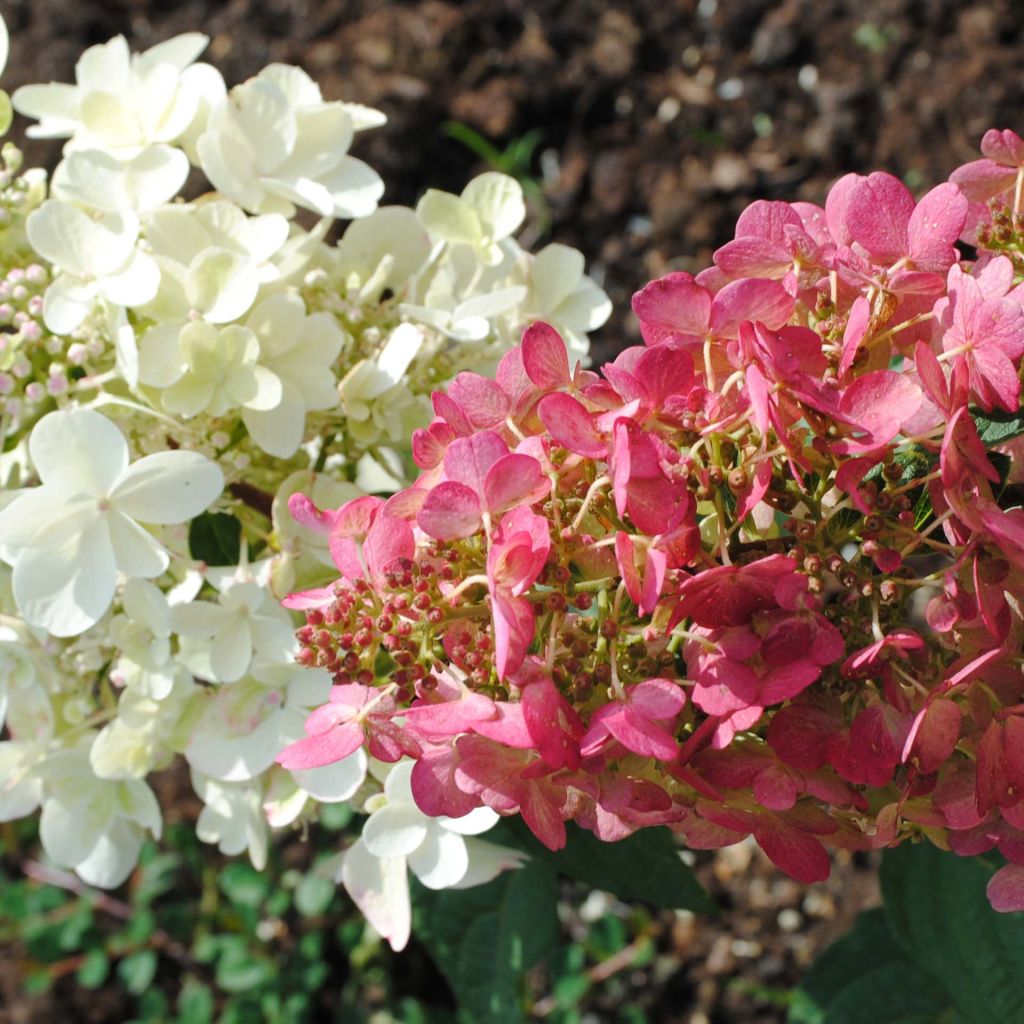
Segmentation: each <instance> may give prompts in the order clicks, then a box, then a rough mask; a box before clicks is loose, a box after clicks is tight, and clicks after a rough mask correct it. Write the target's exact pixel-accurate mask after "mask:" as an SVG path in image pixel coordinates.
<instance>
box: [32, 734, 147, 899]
mask: <svg viewBox="0 0 1024 1024" xmlns="http://www.w3.org/2000/svg"><path fill="white" fill-rule="evenodd" d="M40 772H41V774H42V776H43V779H44V785H45V793H44V797H43V812H42V815H41V816H40V819H39V838H40V840H41V841H42V844H43V849H44V850H45V851H46V853H47V855H48V856H49V857H51V858H52V859H53V860H54V861H55V862H56V863H57V864H59V865H60V866H61V867H66V868H72V869H73V870H74V871H75V873H76V874H77V875H78V877H79V878H81V879H82V881H84V882H87V883H88V884H89V885H95V886H97V887H98V888H100V889H112V888H114V887H116V886H118V885H120V884H121V883H122V882H123V881H124V880H125V879H126V878H127V877H128V876H129V875H130V874H131V872H132V869H133V868H134V867H135V865H136V863H137V862H138V859H139V851H140V850H141V849H142V842H143V839H144V838H145V834H146V832H150V833H152V835H153V836H154V838H157V839H159V838H160V833H161V830H162V821H161V817H160V807H159V805H158V804H157V802H156V797H155V796H154V795H153V791H152V790H151V789H150V788H149V786H147V785H146V784H145V783H144V782H142V781H140V780H138V779H120V780H111V779H99V778H97V777H96V775H95V774H94V773H93V771H92V768H91V767H90V764H89V750H88V747H87V746H82V747H78V748H75V749H73V750H65V751H61V752H59V753H57V754H54V755H52V756H51V757H49V758H48V759H47V761H46V763H45V764H44V765H43V766H42V768H41V769H40Z"/></svg>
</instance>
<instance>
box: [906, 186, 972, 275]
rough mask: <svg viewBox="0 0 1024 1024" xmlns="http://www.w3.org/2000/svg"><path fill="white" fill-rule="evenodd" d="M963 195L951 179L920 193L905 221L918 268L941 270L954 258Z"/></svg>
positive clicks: (961, 224)
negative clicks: (907, 222)
mask: <svg viewBox="0 0 1024 1024" xmlns="http://www.w3.org/2000/svg"><path fill="white" fill-rule="evenodd" d="M967 205H968V204H967V198H966V196H965V195H964V194H963V192H961V191H960V189H959V188H957V186H956V185H954V184H953V183H952V182H948V181H947V182H945V183H944V184H942V185H939V186H938V187H937V188H933V189H932V190H931V191H930V192H929V193H928V194H927V195H925V196H924V197H922V199H921V201H920V202H919V203H918V204H917V207H916V208H915V209H914V212H913V213H912V214H911V216H910V223H909V224H908V225H907V236H908V239H909V243H910V257H911V259H912V260H913V261H914V266H915V267H916V268H917V269H918V270H926V271H932V272H933V273H936V274H945V273H946V271H947V270H948V269H949V266H950V264H951V263H952V262H953V260H954V259H955V258H956V251H955V250H954V249H953V243H954V242H955V241H956V240H957V239H958V238H959V237H960V233H961V232H962V231H963V229H964V223H965V222H966V221H967Z"/></svg>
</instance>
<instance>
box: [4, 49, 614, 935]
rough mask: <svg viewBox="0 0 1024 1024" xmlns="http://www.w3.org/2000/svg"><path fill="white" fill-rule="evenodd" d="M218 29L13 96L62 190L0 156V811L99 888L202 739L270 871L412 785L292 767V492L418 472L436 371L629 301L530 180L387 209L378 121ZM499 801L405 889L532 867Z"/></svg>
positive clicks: (296, 685)
mask: <svg viewBox="0 0 1024 1024" xmlns="http://www.w3.org/2000/svg"><path fill="white" fill-rule="evenodd" d="M0 42H2V43H3V56H4V58H5V57H6V33H5V32H4V33H3V34H2V38H0ZM206 43H207V39H206V37H205V36H203V35H200V34H198V33H189V34H186V35H182V36H178V37H177V38H174V39H170V40H168V41H166V42H164V43H161V44H159V45H157V46H155V47H153V48H152V49H150V50H148V51H146V52H145V53H142V54H132V53H131V52H130V51H129V48H128V44H127V43H126V41H125V40H124V39H123V38H121V37H118V38H116V39H113V40H111V41H110V42H108V43H106V44H103V45H99V46H94V47H91V48H90V49H89V50H87V51H86V52H85V53H84V54H83V55H82V57H81V59H80V60H79V62H78V65H77V67H76V70H75V81H74V83H73V84H57V83H51V84H49V85H32V86H26V87H24V88H21V89H18V90H17V91H16V92H15V94H14V96H13V107H14V109H16V110H17V111H18V112H19V113H21V114H24V115H27V116H29V117H31V118H34V119H35V120H36V121H37V122H38V123H36V124H34V125H33V126H32V127H30V128H29V129H28V134H29V135H30V136H33V137H41V138H55V139H63V140H66V142H65V144H64V151H63V160H62V161H61V163H60V164H59V166H58V167H57V168H56V170H55V172H54V174H53V176H52V178H51V180H50V181H49V182H47V180H46V175H45V174H44V173H43V172H41V171H23V170H22V167H21V156H20V154H19V153H18V151H17V150H16V149H15V148H14V147H13V146H12V145H10V144H8V145H6V146H4V148H3V151H2V160H3V166H2V167H0V453H2V454H0V482H2V484H3V488H4V489H3V492H2V494H0V728H3V730H4V732H3V738H2V739H0V820H9V819H11V818H15V817H20V816H23V815H26V814H29V813H32V812H33V811H34V810H36V809H41V822H42V827H41V836H42V841H43V845H44V847H45V849H46V851H47V852H48V854H49V855H50V856H51V857H52V858H53V859H54V860H55V861H56V862H57V863H59V864H61V865H64V866H66V867H69V868H73V869H74V870H75V871H76V872H77V873H78V874H79V875H80V876H81V877H82V878H83V879H85V880H86V881H88V882H90V883H92V884H96V885H102V886H112V885H117V884H120V883H121V882H122V881H123V880H124V879H125V878H126V877H127V876H128V874H129V873H130V872H131V871H132V869H133V867H134V865H135V861H136V856H137V853H138V850H139V848H140V846H141V843H142V840H143V838H144V836H146V835H147V834H152V835H159V832H160V827H161V814H160V810H159V808H158V806H157V803H156V800H155V797H154V795H153V792H152V790H151V789H150V787H149V785H148V782H147V777H148V776H149V775H150V774H151V773H152V772H154V771H157V770H161V769H163V768H165V767H167V766H168V765H169V764H170V763H171V762H172V761H173V759H174V758H175V757H177V756H179V755H183V756H184V759H185V760H186V761H187V763H188V766H189V768H190V770H191V773H192V781H193V785H194V788H195V790H196V793H197V794H198V795H199V796H200V797H201V799H202V801H203V805H204V809H203V811H202V813H201V814H200V816H199V820H198V823H197V829H198V833H199V835H200V837H201V838H202V839H203V840H204V841H206V842H210V843H214V844H217V845H218V846H219V847H220V849H221V850H222V851H224V852H226V853H241V852H244V851H248V853H249V856H250V857H251V859H252V861H253V863H254V864H257V865H261V864H263V863H264V862H265V860H266V857H267V849H268V842H269V835H270V831H269V830H270V828H271V827H276V828H281V827H285V826H288V825H290V824H292V823H293V822H296V821H299V820H302V821H308V820H310V819H312V818H313V817H315V815H316V813H317V807H318V805H319V804H320V803H323V802H332V801H343V800H349V799H353V798H355V799H358V800H360V801H362V800H364V799H366V798H373V799H375V800H376V801H377V803H380V801H381V800H387V801H392V800H394V799H397V798H396V797H394V796H393V795H392V794H391V792H390V791H388V793H387V795H384V796H382V795H381V792H380V791H381V790H382V788H383V785H384V783H383V774H384V772H383V769H382V768H381V766H380V765H378V764H376V763H374V762H369V761H368V759H367V757H366V755H365V753H364V752H363V751H361V750H360V751H353V752H352V754H351V756H350V757H348V758H346V759H345V760H344V761H342V762H339V763H335V764H332V765H330V766H326V767H323V768H314V769H296V770H294V771H290V770H285V769H284V768H281V767H278V766H276V765H275V763H274V759H275V757H276V756H277V755H278V754H279V753H280V751H281V750H282V748H283V747H285V746H286V745H287V744H288V743H289V742H291V741H292V740H295V739H297V738H299V737H300V736H301V735H302V733H303V722H304V720H305V719H306V717H307V715H308V714H309V712H310V710H311V709H313V708H315V707H317V706H318V705H320V704H323V703H324V702H325V701H326V700H327V699H328V696H329V694H330V690H331V680H330V675H329V673H328V672H326V671H320V672H318V673H314V672H308V671H305V670H303V669H302V668H301V666H300V665H298V663H297V662H296V660H295V659H296V654H297V652H298V650H299V645H298V642H297V640H296V638H295V629H296V627H297V626H298V625H299V624H300V622H301V616H300V615H298V614H297V613H295V612H289V611H287V610H285V609H283V608H282V607H281V605H280V603H279V598H280V597H282V596H284V595H285V594H287V593H288V592H289V591H290V590H292V589H294V588H296V587H298V586H305V585H307V584H308V583H310V582H316V581H318V580H320V579H322V577H323V575H324V573H325V572H326V567H327V566H332V562H331V558H330V552H329V546H328V544H327V542H326V541H325V540H324V538H323V537H322V536H321V534H320V533H318V532H316V531H311V530H309V529H307V528H306V527H305V526H303V525H301V524H297V523H296V522H295V521H294V520H293V519H292V518H291V516H290V515H289V514H288V512H287V502H288V500H289V498H290V497H292V496H294V495H303V496H305V497H306V500H310V501H316V502H318V503H320V504H323V505H337V504H340V503H341V502H343V501H345V500H348V499H350V498H353V497H356V496H359V495H362V494H364V493H365V492H366V491H371V490H372V491H384V492H388V491H390V490H394V489H395V488H397V487H399V486H401V485H402V484H403V483H404V482H406V481H407V480H408V479H410V478H411V473H412V472H415V469H414V465H413V463H412V460H411V455H410V451H409V436H410V434H411V433H412V431H413V430H415V429H417V428H419V427H426V426H427V425H428V424H429V422H430V418H431V408H430V398H429V396H430V393H431V392H432V391H433V390H434V389H436V388H438V387H444V386H445V385H446V384H447V382H448V381H450V380H451V379H452V378H453V377H455V376H456V375H457V374H458V373H460V372H462V371H464V370H466V369H469V368H476V369H478V370H482V371H483V370H489V369H491V368H493V366H494V365H496V363H497V361H498V360H499V359H500V358H501V356H502V354H503V353H504V352H505V351H507V350H508V349H509V348H510V347H511V346H512V345H514V344H515V343H516V342H517V341H518V338H519V336H520V334H521V332H522V330H523V328H524V327H525V326H527V325H528V324H529V323H531V322H532V321H533V320H535V319H537V318H539V317H544V318H546V319H550V320H552V321H553V322H555V323H557V324H558V325H559V328H560V329H561V330H562V331H564V333H565V336H566V337H567V338H569V339H571V345H572V348H573V351H574V354H575V355H576V356H577V357H579V358H583V359H585V358H586V352H587V344H588V343H587V333H588V332H589V331H590V330H592V329H594V328H595V327H597V326H599V325H600V324H601V323H602V322H603V321H604V320H605V318H606V317H607V315H608V312H609V308H610V307H609V303H608V300H607V298H606V297H605V295H604V293H603V292H602V291H601V289H600V288H599V287H598V286H597V285H596V284H595V283H594V282H593V281H592V280H591V279H590V278H588V277H587V276H586V274H585V272H584V266H583V257H582V256H581V255H580V254H579V253H578V252H576V251H575V250H572V249H570V248H568V247H566V246H563V245H560V244H557V243H555V244H551V245H549V246H547V247H546V248H544V249H543V250H541V251H540V252H538V253H536V254H533V253H529V252H526V251H524V250H523V249H522V248H521V247H520V246H519V244H518V243H517V242H516V240H515V234H516V232H517V230H518V229H519V227H520V226H521V224H522V222H523V220H524V218H525V215H526V209H525V205H524V202H523V195H522V190H521V188H520V186H519V185H518V183H517V182H515V181H514V180H512V179H510V178H508V177H505V176H504V175H500V174H495V173H486V174H483V175H481V176H479V177H478V178H476V179H474V180H473V181H472V182H470V183H469V185H468V186H467V187H466V189H465V190H464V192H463V193H462V195H461V196H455V195H449V194H447V193H443V192H438V191H427V192H426V193H425V195H424V197H423V199H422V201H421V202H420V204H419V206H418V207H417V208H416V209H415V210H414V209H407V208H404V207H398V206H380V205H379V203H380V201H381V198H382V194H383V183H382V182H381V180H380V178H379V177H378V176H377V174H376V173H375V172H374V171H373V170H372V169H371V168H370V167H369V166H368V165H367V164H365V163H364V162H362V161H361V160H359V159H358V158H356V157H355V156H353V155H352V154H351V153H350V152H349V150H350V148H351V147H353V146H356V147H357V146H358V137H359V134H360V133H362V132H363V131H368V130H372V129H374V128H376V127H378V126H380V125H382V124H383V123H384V120H385V118H384V115H383V114H381V113H380V112H379V111H376V110H371V109H369V108H367V107H363V106H361V105H359V104H353V103H346V102H341V101H333V100H327V99H325V98H324V97H323V96H322V94H321V92H320V89H319V87H318V86H317V85H316V83H315V82H314V81H313V80H312V79H311V78H310V77H309V76H308V75H307V74H306V73H305V72H304V71H303V70H301V69H300V68H297V67H289V66H284V65H278V64H275V65H271V66H270V67H268V68H265V69H264V70H263V71H261V72H260V73H259V74H258V75H256V76H255V77H254V78H252V79H250V80H249V81H247V82H244V83H242V84H241V85H238V86H236V87H234V88H233V89H230V90H229V89H228V88H227V86H226V85H225V83H224V82H223V80H222V78H221V76H220V74H219V72H217V71H216V70H215V69H214V68H213V67H211V66H209V65H207V64H203V63H198V62H197V60H198V58H199V56H200V54H201V52H202V51H203V49H204V47H205V46H206ZM2 99H3V101H4V104H6V103H7V97H6V95H4V96H3V97H2ZM190 175H197V176H198V175H202V176H205V179H206V180H207V181H208V182H209V186H211V187H212V190H211V191H202V190H203V189H205V188H206V187H207V186H200V194H196V193H193V192H191V191H190V192H189V193H188V194H184V193H183V190H184V189H185V188H186V179H188V178H189V176H190ZM190 180H195V179H194V178H192V179H190ZM301 211H305V214H306V215H305V216H304V217H300V216H299V214H300V212H301ZM338 219H342V220H344V221H348V222H349V223H348V224H347V225H343V226H342V229H341V230H338V231H335V228H334V225H335V221H336V220H338ZM335 239H336V240H335ZM368 769H372V770H373V771H374V772H376V775H374V774H371V775H370V776H368V775H367V771H368ZM394 786H395V784H392V790H394ZM389 806H390V803H389ZM380 813H382V814H383V813H384V812H383V810H381V812H380ZM391 817H394V814H391ZM374 820H377V821H380V820H381V819H380V818H379V817H377V818H375V819H374ZM383 820H384V821H385V822H387V820H388V814H384V818H383ZM494 820H496V816H494V815H492V814H489V813H483V814H476V815H474V816H473V818H472V820H471V821H469V822H461V823H460V822H454V821H453V822H452V823H451V828H450V829H448V828H445V829H443V830H442V831H441V832H437V830H436V828H435V827H434V826H433V825H431V827H430V829H429V830H427V831H429V837H428V836H427V834H426V832H424V835H423V836H422V837H421V840H420V841H418V842H417V844H416V845H415V849H416V850H419V851H420V852H419V853H417V854H416V855H415V856H414V848H413V847H411V846H410V847H408V848H406V847H405V846H400V851H399V853H397V854H396V856H399V857H400V858H403V859H401V860H400V861H399V862H396V863H399V864H400V867H401V878H402V881H403V883H404V878H405V874H404V872H405V864H406V860H407V861H408V863H409V865H410V867H411V869H412V870H413V871H414V872H417V873H419V874H420V876H421V877H422V878H424V880H425V882H426V884H436V885H438V886H443V885H449V884H456V883H462V884H470V883H471V882H475V881H480V880H484V879H486V878H489V877H493V875H494V874H495V873H496V872H497V871H499V870H501V869H502V868H503V867H511V866H515V864H517V863H518V859H517V858H516V857H515V856H514V855H510V854H507V853H505V852H501V853H495V848H494V847H493V846H491V845H489V844H487V843H485V842H484V841H482V840H476V839H473V840H472V841H471V840H469V839H467V840H465V841H463V840H462V839H461V838H458V837H460V836H461V835H462V834H463V833H465V834H467V835H468V834H473V833H475V832H479V831H483V830H485V829H486V828H488V827H490V825H491V824H493V822H494ZM374 827H375V829H377V833H378V834H377V838H376V840H374V841H372V842H371V841H370V840H369V839H368V840H367V843H366V849H367V850H372V851H382V850H386V849H389V847H388V845H387V841H386V839H382V838H381V834H380V829H379V827H378V826H374ZM425 828H426V826H425ZM460 830H461V831H460ZM449 836H450V837H451V838H449ZM460 843H461V844H462V845H461V846H459V844H460ZM457 846H458V850H459V851H461V852H460V853H459V854H458V855H459V857H460V860H459V863H460V864H462V869H461V870H458V871H456V870H455V869H454V867H453V866H452V865H451V864H447V863H446V865H445V866H444V867H443V869H442V868H441V867H438V866H437V865H435V866H434V867H431V861H430V858H431V857H432V856H435V855H436V854H437V851H439V850H447V851H449V852H450V851H451V850H454V849H455V847H457ZM396 849H398V848H396ZM431 851H433V853H432V852H431ZM467 851H468V852H467ZM445 856H446V857H447V856H448V854H445ZM357 861H358V854H357V855H356V858H355V859H353V860H352V864H356V863H357ZM370 861H373V856H372V855H371V854H369V853H368V854H366V855H365V856H364V857H363V858H362V862H370ZM463 862H465V863H463ZM352 864H350V866H349V869H348V870H347V871H346V872H345V873H344V878H345V880H346V884H350V886H351V887H353V888H357V887H358V885H359V884H360V883H359V881H358V878H359V872H358V871H355V869H354V868H353V867H352ZM365 870H370V869H369V868H366V869H365ZM389 870H390V874H389V875H388V878H389V880H390V883H391V889H390V890H389V892H392V893H394V894H396V895H395V896H394V899H402V898H404V899H405V901H406V904H407V902H408V895H407V890H406V889H403V888H402V885H397V886H396V879H397V878H398V869H397V868H395V867H394V866H393V867H392V869H389ZM395 941H398V939H397V938H396V939H395Z"/></svg>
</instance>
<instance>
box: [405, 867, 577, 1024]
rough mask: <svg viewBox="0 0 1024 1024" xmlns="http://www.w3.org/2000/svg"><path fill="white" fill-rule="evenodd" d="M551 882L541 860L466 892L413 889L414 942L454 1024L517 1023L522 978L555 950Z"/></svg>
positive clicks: (555, 921) (521, 1013)
mask: <svg viewBox="0 0 1024 1024" xmlns="http://www.w3.org/2000/svg"><path fill="white" fill-rule="evenodd" d="M556 905H557V892H556V888H555V874H554V871H553V870H552V869H551V866H550V865H549V864H547V863H545V862H544V861H543V860H535V861H531V862H530V863H528V864H527V865H526V866H525V867H523V868H521V869H520V870H518V871H509V872H506V873H505V874H503V875H500V876H499V877H498V878H496V879H495V880H494V881H493V882H490V883H489V884H488V885H483V886H477V887H475V888H472V889H461V890H460V889H449V890H445V891H442V892H431V891H430V890H427V889H424V888H423V887H422V886H420V887H418V889H417V898H416V906H417V919H416V934H417V936H418V937H420V938H421V939H423V940H425V941H426V944H427V946H428V948H429V950H430V954H431V956H433V957H434V959H435V960H436V961H437V964H438V966H439V967H440V968H441V970H442V971H443V972H444V974H445V977H447V979H448V982H449V984H450V985H451V986H452V990H453V991H454V993H455V996H456V1000H457V1002H458V1005H459V1012H460V1016H459V1020H460V1021H465V1022H467V1024H472V1022H475V1021H484V1020H486V1021H490V1022H493V1024H517V1022H518V1021H522V1020H524V1019H525V1018H524V1011H523V1003H524V994H525V973H526V971H528V970H529V969H530V968H531V967H533V966H534V964H536V963H537V962H538V961H539V960H540V959H541V957H543V956H544V955H545V954H546V953H548V952H549V951H550V950H551V949H552V948H553V947H554V946H555V944H556V943H557V941H558V935H559V926H558V917H557V914H556V912H555V908H556Z"/></svg>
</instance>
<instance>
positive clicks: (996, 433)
mask: <svg viewBox="0 0 1024 1024" xmlns="http://www.w3.org/2000/svg"><path fill="white" fill-rule="evenodd" d="M972 415H973V418H974V425H975V426H976V427H977V428H978V436H979V437H980V438H981V443H982V444H983V445H985V447H986V448H992V447H993V446H995V445H997V444H1003V443H1005V442H1006V441H1012V440H1013V438H1015V437H1019V436H1020V435H1021V434H1024V414H1022V413H1020V412H1002V411H1000V410H995V411H994V412H978V411H977V410H975V411H974V412H973V413H972Z"/></svg>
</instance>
